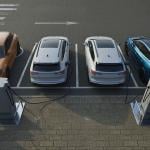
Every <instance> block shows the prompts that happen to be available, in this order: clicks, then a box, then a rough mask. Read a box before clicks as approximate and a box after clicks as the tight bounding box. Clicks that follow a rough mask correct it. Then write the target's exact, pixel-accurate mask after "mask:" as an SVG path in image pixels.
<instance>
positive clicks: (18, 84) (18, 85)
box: [17, 43, 37, 87]
mask: <svg viewBox="0 0 150 150" xmlns="http://www.w3.org/2000/svg"><path fill="white" fill-rule="evenodd" d="M36 46H37V43H36V44H35V45H34V47H33V49H32V51H31V53H30V56H29V58H28V60H27V63H26V65H25V67H24V69H23V71H22V74H21V76H20V78H19V81H18V83H17V87H20V84H21V82H22V79H23V76H24V74H25V71H26V69H27V67H28V64H29V62H30V60H31V58H32V55H33V53H34V51H35V48H36Z"/></svg>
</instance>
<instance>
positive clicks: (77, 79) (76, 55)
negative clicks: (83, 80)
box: [75, 44, 79, 87]
mask: <svg viewBox="0 0 150 150" xmlns="http://www.w3.org/2000/svg"><path fill="white" fill-rule="evenodd" d="M75 58H76V87H79V68H78V44H75Z"/></svg>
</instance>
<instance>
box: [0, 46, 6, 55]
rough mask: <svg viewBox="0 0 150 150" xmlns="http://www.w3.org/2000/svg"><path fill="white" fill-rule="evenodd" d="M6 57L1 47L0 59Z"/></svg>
mask: <svg viewBox="0 0 150 150" xmlns="http://www.w3.org/2000/svg"><path fill="white" fill-rule="evenodd" d="M4 56H5V52H4V48H3V47H0V58H3V57H4Z"/></svg>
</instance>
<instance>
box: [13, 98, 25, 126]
mask: <svg viewBox="0 0 150 150" xmlns="http://www.w3.org/2000/svg"><path fill="white" fill-rule="evenodd" d="M15 105H16V113H15V116H14V119H15V120H14V121H15V124H16V125H18V124H19V123H20V120H21V116H22V113H23V110H24V107H25V102H20V101H19V102H16V103H15Z"/></svg>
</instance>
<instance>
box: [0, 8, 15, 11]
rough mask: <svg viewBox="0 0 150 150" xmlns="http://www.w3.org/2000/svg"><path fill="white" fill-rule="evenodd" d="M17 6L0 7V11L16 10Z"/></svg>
mask: <svg viewBox="0 0 150 150" xmlns="http://www.w3.org/2000/svg"><path fill="white" fill-rule="evenodd" d="M16 10H17V8H0V11H16Z"/></svg>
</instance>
